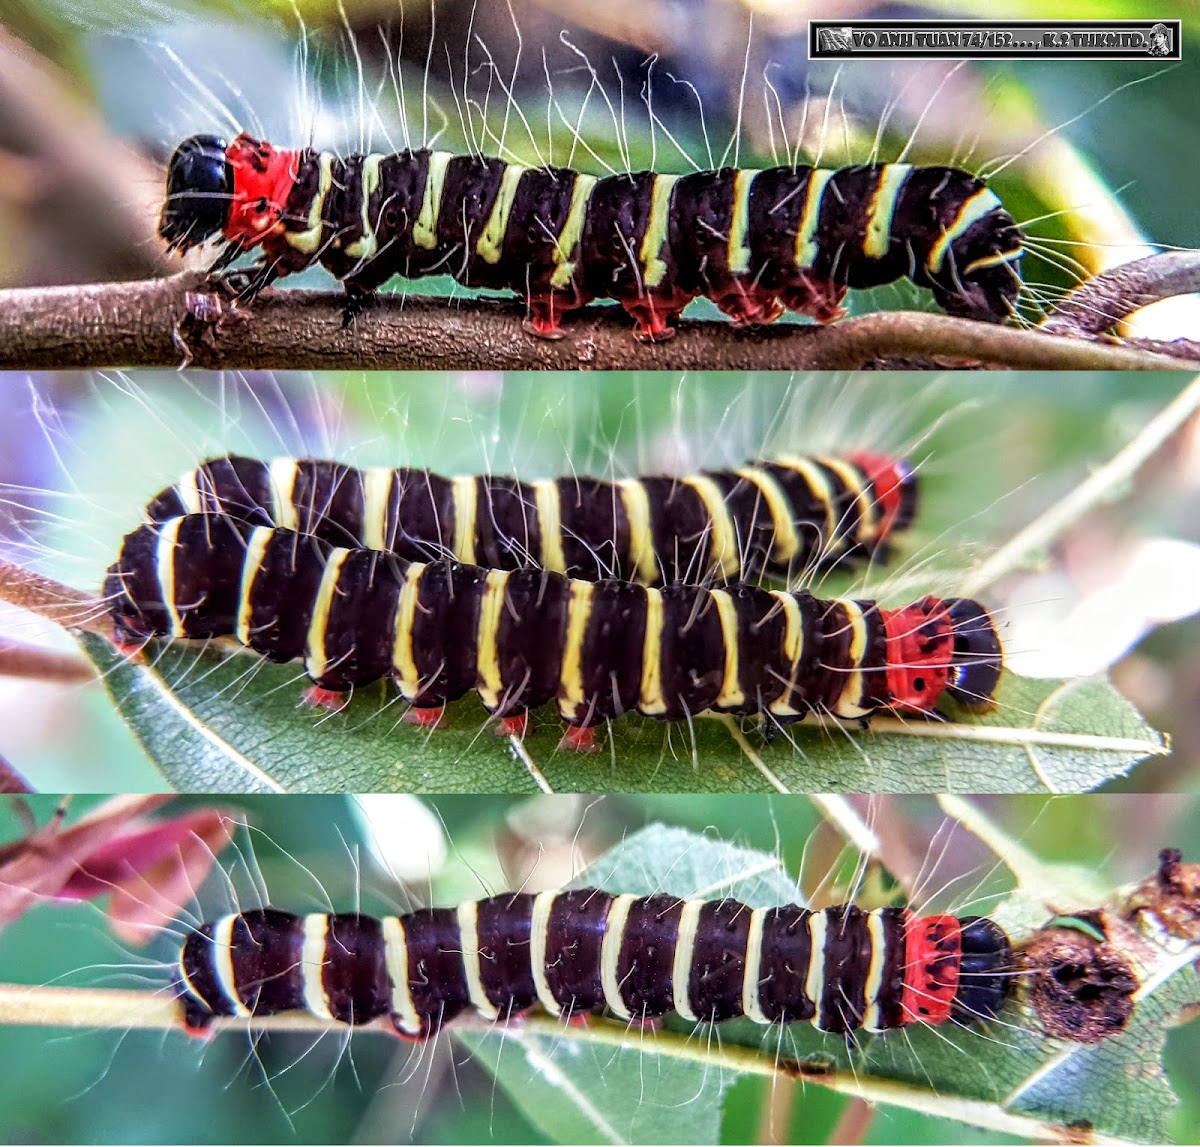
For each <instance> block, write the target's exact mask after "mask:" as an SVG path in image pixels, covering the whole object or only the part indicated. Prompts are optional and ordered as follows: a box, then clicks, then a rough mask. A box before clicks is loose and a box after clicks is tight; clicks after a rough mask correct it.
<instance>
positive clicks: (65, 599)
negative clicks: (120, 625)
mask: <svg viewBox="0 0 1200 1147" xmlns="http://www.w3.org/2000/svg"><path fill="white" fill-rule="evenodd" d="M0 601H7V602H9V603H10V604H11V605H15V606H19V607H20V608H21V609H27V610H29V612H30V613H36V614H37V615H38V616H39V617H46V618H49V619H50V620H51V621H56V622H58V624H59V625H63V626H68V627H70V628H71V629H83V630H87V631H88V632H90V633H98V634H100V636H102V637H107V638H110V639H111V637H112V622H111V621H110V620H109V619H108V616H107V614H106V611H105V608H104V603H103V602H102V601H101V600H100V598H98V597H93V596H92V595H91V594H90V593H84V592H83V591H82V590H78V589H72V588H71V587H70V586H67V585H63V584H62V582H57V581H54V580H53V579H52V578H48V577H44V576H43V575H42V574H37V573H34V572H33V571H32V570H27V569H25V568H23V567H22V566H19V565H16V564H15V563H14V562H9V561H4V560H0Z"/></svg>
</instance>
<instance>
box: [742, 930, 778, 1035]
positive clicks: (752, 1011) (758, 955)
mask: <svg viewBox="0 0 1200 1147" xmlns="http://www.w3.org/2000/svg"><path fill="white" fill-rule="evenodd" d="M770 911H771V909H770V908H755V909H754V910H753V911H752V912H751V913H750V931H749V933H748V935H747V937H746V970H745V973H744V975H743V976H742V1012H743V1014H745V1015H746V1016H748V1017H749V1018H750V1019H752V1020H753V1021H754V1022H755V1023H756V1024H769V1023H770V1022H771V1021H770V1020H769V1019H768V1018H767V1016H766V1013H765V1012H764V1011H763V1010H762V1004H761V1003H760V1002H759V999H758V983H759V980H760V979H761V977H762V946H763V925H764V923H765V922H766V918H767V913H768V912H770Z"/></svg>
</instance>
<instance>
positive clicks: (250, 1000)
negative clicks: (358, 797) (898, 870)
mask: <svg viewBox="0 0 1200 1147" xmlns="http://www.w3.org/2000/svg"><path fill="white" fill-rule="evenodd" d="M1011 956H1012V953H1011V946H1010V944H1009V940H1008V937H1007V935H1006V933H1005V932H1004V930H1003V929H1002V928H1001V927H1000V926H999V925H997V924H996V923H994V922H993V921H991V920H989V919H988V918H986V917H978V916H965V917H955V916H917V915H914V914H913V913H912V912H910V911H908V910H907V909H905V908H880V909H876V910H874V911H871V912H866V911H864V910H862V909H860V908H858V907H856V906H854V905H842V906H837V907H832V908H824V909H821V910H819V911H811V910H809V909H806V908H801V907H799V906H797V905H789V906H786V907H778V908H756V909H751V908H749V907H748V906H747V905H745V904H742V903H740V902H739V901H737V900H732V899H724V900H683V899H680V898H678V897H676V896H670V895H666V894H662V893H659V894H655V895H651V896H641V897H639V896H632V895H628V894H624V895H613V894H611V893H608V892H601V891H599V890H597V889H594V888H580V889H573V890H570V891H558V892H542V893H539V894H537V895H532V894H529V893H521V892H518V893H507V894H502V895H499V896H493V897H490V898H488V899H486V900H480V901H467V902H465V903H462V904H459V905H458V906H457V908H426V909H422V910H419V911H415V912H410V913H408V914H406V915H404V916H387V917H383V918H382V919H379V918H375V917H371V916H364V915H361V914H352V915H329V914H311V915H306V916H299V915H294V914H292V913H289V912H281V911H279V910H277V909H273V908H264V909H259V910H255V911H250V912H244V913H241V914H238V915H228V916H222V917H220V918H219V919H217V920H214V921H211V922H209V923H205V924H202V925H200V926H199V927H198V928H196V930H195V931H194V932H192V933H190V934H189V935H188V937H187V939H186V940H185V941H184V944H183V948H182V951H181V953H180V957H179V964H178V970H177V974H176V984H175V987H176V991H177V994H178V996H179V997H180V998H181V999H182V1001H183V1008H184V1016H185V1023H186V1026H187V1028H188V1030H189V1031H191V1032H193V1033H195V1034H203V1033H204V1031H205V1030H206V1029H207V1028H208V1027H209V1026H210V1025H211V1023H212V1021H213V1018H214V1017H215V1016H263V1015H272V1014H275V1013H277V1012H282V1011H291V1010H296V1009H302V1010H305V1011H308V1012H310V1013H312V1014H314V1015H317V1016H320V1017H321V1018H323V1019H327V1020H331V1021H334V1022H337V1023H344V1024H353V1025H357V1024H364V1023H369V1022H370V1021H372V1020H374V1019H377V1018H379V1017H381V1016H386V1017H388V1019H389V1021H390V1023H391V1025H392V1028H393V1029H394V1030H395V1031H396V1033H397V1034H399V1035H400V1036H401V1037H403V1038H405V1039H409V1040H414V1041H416V1040H424V1039H428V1038H429V1037H430V1036H432V1035H433V1034H434V1033H435V1032H437V1031H438V1030H439V1028H440V1027H441V1026H442V1025H443V1024H444V1023H446V1022H448V1021H450V1020H453V1019H454V1018H455V1017H456V1016H457V1015H459V1014H460V1013H461V1012H463V1011H465V1010H466V1009H468V1008H472V1009H474V1010H475V1011H476V1012H477V1013H478V1014H479V1015H481V1016H483V1017H485V1018H487V1019H491V1020H500V1019H507V1018H510V1017H512V1016H515V1015H517V1014H519V1013H522V1012H526V1011H528V1010H530V1009H532V1008H534V1007H540V1008H542V1009H543V1010H545V1011H547V1012H549V1013H550V1014H551V1015H555V1016H562V1017H564V1018H570V1017H572V1016H581V1015H585V1014H587V1013H591V1012H599V1011H604V1010H607V1011H608V1012H611V1013H612V1014H613V1015H615V1016H617V1017H620V1018H622V1019H625V1020H629V1021H634V1022H637V1021H645V1020H650V1019H654V1018H656V1017H659V1016H663V1015H666V1014H668V1013H670V1012H674V1013H677V1014H678V1015H680V1016H682V1017H683V1018H684V1019H687V1020H691V1021H693V1022H702V1023H720V1022H722V1021H724V1020H729V1019H733V1018H734V1017H736V1016H741V1015H744V1016H747V1017H749V1018H750V1019H751V1020H753V1021H754V1022H756V1023H760V1024H785V1023H793V1022H797V1021H802V1020H808V1021H810V1022H811V1023H812V1024H813V1025H814V1026H815V1027H817V1028H818V1029H819V1030H821V1031H824V1032H833V1033H838V1034H844V1035H848V1034H850V1033H852V1032H855V1031H858V1030H860V1029H862V1030H864V1031H867V1032H882V1031H887V1030H890V1029H894V1028H900V1027H903V1026H905V1025H907V1024H912V1023H918V1022H921V1023H927V1024H940V1023H945V1022H946V1021H948V1020H955V1021H958V1022H972V1021H980V1020H988V1019H992V1018H994V1017H995V1016H996V1015H997V1013H998V1012H999V1010H1000V1008H1001V1006H1002V1005H1003V1003H1004V1001H1005V999H1006V998H1007V995H1008V992H1009V985H1010V983H1011V982H1012V977H1011V966H1012V959H1011Z"/></svg>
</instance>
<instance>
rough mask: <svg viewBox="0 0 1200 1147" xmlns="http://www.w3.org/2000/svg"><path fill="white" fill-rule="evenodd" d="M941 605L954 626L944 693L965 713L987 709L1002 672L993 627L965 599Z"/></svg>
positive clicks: (983, 612) (983, 611) (1001, 652)
mask: <svg viewBox="0 0 1200 1147" xmlns="http://www.w3.org/2000/svg"><path fill="white" fill-rule="evenodd" d="M943 604H944V605H945V607H946V610H947V612H948V613H949V614H950V620H951V621H952V622H953V623H954V662H953V672H952V676H951V679H950V684H949V685H948V686H947V687H946V692H947V693H948V694H949V695H950V696H951V697H953V698H954V699H955V700H956V701H958V702H959V703H960V704H962V705H966V706H967V708H969V709H980V710H982V709H988V708H990V707H991V705H992V703H993V695H994V694H995V692H996V686H997V685H998V684H999V683H1000V673H1001V671H1002V670H1003V668H1004V650H1003V647H1002V646H1001V644H1000V635H999V634H998V633H997V632H996V625H995V623H994V622H993V621H992V619H991V616H990V615H989V614H988V611H987V610H986V609H984V608H983V606H982V605H980V604H979V602H977V601H972V600H971V599H970V598H969V597H950V598H946V600H945V601H944V603H943Z"/></svg>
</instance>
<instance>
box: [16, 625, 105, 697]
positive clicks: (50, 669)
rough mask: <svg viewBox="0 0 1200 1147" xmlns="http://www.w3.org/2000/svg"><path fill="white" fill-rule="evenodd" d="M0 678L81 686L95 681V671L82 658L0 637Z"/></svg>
mask: <svg viewBox="0 0 1200 1147" xmlns="http://www.w3.org/2000/svg"><path fill="white" fill-rule="evenodd" d="M0 677H19V678H22V679H24V680H26V681H44V682H47V683H52V684H57V685H80V684H82V683H84V682H86V681H92V680H95V677H96V671H95V670H94V669H93V668H92V667H91V665H90V664H88V662H86V661H84V659H83V658H82V657H78V656H76V655H75V654H73V653H63V652H62V651H61V650H59V649H43V648H42V647H40V646H37V645H29V644H28V643H26V642H24V641H13V640H12V638H9V637H5V636H4V635H3V634H0Z"/></svg>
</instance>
